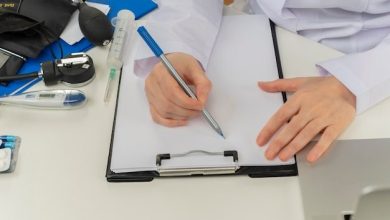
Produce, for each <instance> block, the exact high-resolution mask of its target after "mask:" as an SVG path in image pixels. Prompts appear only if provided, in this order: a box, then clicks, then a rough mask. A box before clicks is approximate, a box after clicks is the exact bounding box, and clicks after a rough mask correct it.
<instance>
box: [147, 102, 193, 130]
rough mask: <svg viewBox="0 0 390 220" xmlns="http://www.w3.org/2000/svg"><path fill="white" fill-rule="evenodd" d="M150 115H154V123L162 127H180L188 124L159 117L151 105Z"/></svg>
mask: <svg viewBox="0 0 390 220" xmlns="http://www.w3.org/2000/svg"><path fill="white" fill-rule="evenodd" d="M150 113H151V115H152V119H153V121H154V122H156V123H157V124H160V125H164V126H167V127H178V126H184V125H186V124H187V120H176V119H166V118H164V117H162V116H161V115H159V113H158V112H157V111H156V109H155V108H154V107H153V105H150Z"/></svg>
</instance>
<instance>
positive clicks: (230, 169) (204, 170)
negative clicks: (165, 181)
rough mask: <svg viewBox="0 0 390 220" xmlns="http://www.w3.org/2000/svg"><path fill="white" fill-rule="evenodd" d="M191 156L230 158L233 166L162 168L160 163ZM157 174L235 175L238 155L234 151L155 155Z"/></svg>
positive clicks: (201, 151)
mask: <svg viewBox="0 0 390 220" xmlns="http://www.w3.org/2000/svg"><path fill="white" fill-rule="evenodd" d="M192 154H204V155H206V156H218V155H220V156H223V157H232V160H233V164H232V165H227V166H221V167H188V168H186V167H183V168H164V166H163V164H162V162H163V161H164V160H172V159H175V158H182V157H186V156H189V155H192ZM156 166H157V172H158V173H159V174H160V176H198V175H202V176H203V175H221V174H235V173H236V171H237V170H238V169H239V168H240V166H239V165H238V153H237V151H235V150H231V151H223V152H209V151H204V150H193V151H189V152H186V153H181V154H157V156H156Z"/></svg>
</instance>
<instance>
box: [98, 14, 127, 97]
mask: <svg viewBox="0 0 390 220" xmlns="http://www.w3.org/2000/svg"><path fill="white" fill-rule="evenodd" d="M114 19H115V20H114ZM114 19H113V20H114V21H115V25H114V26H115V31H114V38H113V40H112V43H111V47H110V51H109V52H108V56H107V67H108V81H107V86H106V92H105V95H104V102H106V103H107V102H108V101H109V99H110V94H111V90H112V83H113V81H114V80H115V79H116V78H117V75H119V74H120V72H121V69H122V66H123V60H122V53H123V47H124V44H125V42H126V40H127V37H128V35H129V34H131V33H132V32H133V27H134V19H135V16H134V14H133V13H132V12H131V11H129V10H120V11H119V12H118V15H117V17H116V18H114Z"/></svg>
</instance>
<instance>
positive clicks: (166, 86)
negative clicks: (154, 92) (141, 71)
mask: <svg viewBox="0 0 390 220" xmlns="http://www.w3.org/2000/svg"><path fill="white" fill-rule="evenodd" d="M166 74H169V73H166ZM166 74H164V75H165V76H160V77H161V78H160V79H159V80H158V84H159V86H160V88H161V92H162V94H163V95H164V96H165V97H166V98H167V99H168V100H169V101H170V102H172V103H175V104H176V105H177V106H180V107H182V108H185V109H190V110H196V111H200V110H202V109H203V105H202V103H201V102H200V101H198V100H196V99H192V98H190V97H189V96H188V95H187V94H186V93H185V92H184V90H183V89H182V88H181V87H180V86H179V84H178V83H177V82H176V80H175V79H174V78H173V77H172V76H171V75H166ZM161 75H163V74H161Z"/></svg>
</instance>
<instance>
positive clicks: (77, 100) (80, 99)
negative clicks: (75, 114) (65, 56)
mask: <svg viewBox="0 0 390 220" xmlns="http://www.w3.org/2000/svg"><path fill="white" fill-rule="evenodd" d="M86 101H87V97H86V96H85V94H84V93H83V92H81V91H79V90H41V91H33V92H25V93H22V94H19V95H12V96H5V97H0V104H7V105H17V106H23V107H31V108H40V109H73V108H77V107H80V106H82V105H83V104H85V103H86Z"/></svg>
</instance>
